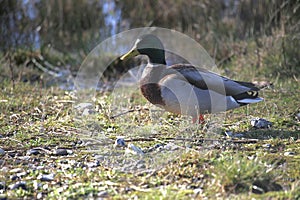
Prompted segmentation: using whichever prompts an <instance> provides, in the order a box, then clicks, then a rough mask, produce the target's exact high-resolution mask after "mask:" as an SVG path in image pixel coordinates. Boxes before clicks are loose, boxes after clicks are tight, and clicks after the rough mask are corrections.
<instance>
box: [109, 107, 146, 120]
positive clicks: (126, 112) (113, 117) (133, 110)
mask: <svg viewBox="0 0 300 200" xmlns="http://www.w3.org/2000/svg"><path fill="white" fill-rule="evenodd" d="M143 110H145V111H149V108H139V109H130V110H127V111H125V112H122V113H119V114H117V115H114V116H111V117H110V119H115V118H117V117H120V116H122V115H126V114H128V113H131V112H135V111H138V112H140V111H143Z"/></svg>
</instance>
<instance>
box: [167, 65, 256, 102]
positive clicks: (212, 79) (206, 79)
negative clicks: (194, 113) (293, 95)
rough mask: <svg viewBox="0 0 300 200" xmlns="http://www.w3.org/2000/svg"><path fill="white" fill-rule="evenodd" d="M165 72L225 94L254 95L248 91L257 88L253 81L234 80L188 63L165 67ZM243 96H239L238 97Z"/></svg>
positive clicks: (194, 84)
mask: <svg viewBox="0 0 300 200" xmlns="http://www.w3.org/2000/svg"><path fill="white" fill-rule="evenodd" d="M166 72H167V73H166V75H169V74H176V77H177V78H179V79H181V80H185V81H187V82H189V83H190V84H191V85H193V86H195V87H197V88H200V89H202V90H212V91H215V92H217V93H220V94H223V95H226V96H237V95H241V94H245V93H246V94H245V95H246V96H247V97H249V95H250V96H252V97H256V96H257V94H249V93H248V92H253V93H255V91H258V90H259V89H258V88H257V87H255V85H254V84H253V83H248V82H241V81H234V80H231V79H228V78H226V77H223V76H220V75H218V74H215V73H213V72H210V71H208V70H206V69H202V68H196V67H194V66H193V65H190V64H176V65H172V66H170V67H168V68H167V70H166ZM246 96H245V97H246ZM245 97H244V96H241V97H240V98H245Z"/></svg>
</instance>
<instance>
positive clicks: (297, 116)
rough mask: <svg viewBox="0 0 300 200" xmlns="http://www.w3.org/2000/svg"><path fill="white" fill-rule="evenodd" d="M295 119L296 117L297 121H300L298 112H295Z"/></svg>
mask: <svg viewBox="0 0 300 200" xmlns="http://www.w3.org/2000/svg"><path fill="white" fill-rule="evenodd" d="M296 119H297V120H298V121H300V113H297V114H296Z"/></svg>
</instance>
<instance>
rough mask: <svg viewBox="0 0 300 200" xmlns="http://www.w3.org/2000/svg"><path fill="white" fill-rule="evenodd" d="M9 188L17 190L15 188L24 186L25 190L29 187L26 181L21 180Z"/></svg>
mask: <svg viewBox="0 0 300 200" xmlns="http://www.w3.org/2000/svg"><path fill="white" fill-rule="evenodd" d="M9 188H10V189H11V190H15V189H19V188H22V189H23V190H26V189H27V188H26V182H25V181H19V182H17V183H15V184H12V185H10V186H9Z"/></svg>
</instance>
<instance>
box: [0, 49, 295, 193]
mask: <svg viewBox="0 0 300 200" xmlns="http://www.w3.org/2000/svg"><path fill="white" fill-rule="evenodd" d="M254 55H255V54H254ZM251 59H252V58H251V56H249V55H247V57H246V56H245V57H239V58H238V59H233V60H232V61H231V63H230V64H229V65H226V70H225V71H224V74H226V73H229V76H230V77H231V78H235V79H238V80H245V81H253V80H254V77H256V80H263V79H266V77H267V79H268V76H266V74H265V73H266V72H267V70H266V68H263V67H262V68H254V67H253V65H252V64H251V63H250V64H249V62H248V61H249V60H251ZM247 63H248V64H247ZM234 72H235V73H234ZM264 72H265V73H264ZM269 79H270V80H271V81H273V82H274V86H273V87H271V88H266V89H264V90H263V91H262V92H261V96H262V97H263V98H264V99H265V101H263V102H261V103H257V104H254V105H251V106H248V107H243V108H240V109H236V110H233V111H228V112H227V113H226V117H225V118H224V115H216V116H209V115H208V116H206V117H207V121H206V124H204V125H197V124H192V123H191V119H190V118H188V117H181V116H175V115H171V114H168V113H163V112H161V111H160V110H159V109H157V108H155V107H153V106H151V105H150V104H149V103H147V102H146V101H145V99H144V98H143V97H142V96H141V95H140V93H139V91H138V90H135V89H134V88H133V89H132V88H131V89H129V88H127V89H126V88H125V92H124V91H123V92H114V93H113V94H112V93H108V92H107V93H97V94H96V98H95V99H94V102H93V103H94V106H93V108H92V109H91V110H89V111H91V113H92V114H89V115H86V116H82V112H81V111H79V110H78V109H76V108H74V107H73V106H74V104H75V102H76V100H77V99H76V96H75V95H74V93H73V92H67V91H62V90H60V89H58V88H47V89H46V88H42V87H41V86H40V85H39V84H25V83H18V84H16V85H15V87H14V89H13V87H12V84H11V83H3V84H2V86H1V87H2V88H1V90H2V92H1V93H0V110H1V112H0V135H1V138H0V148H1V149H3V150H5V153H4V154H1V155H0V165H1V167H0V168H1V169H0V182H1V184H0V195H1V198H9V199H14V198H22V199H23V198H25V199H26V198H27V199H32V198H48V199H58V198H60V199H68V198H74V199H75V198H76V199H77V198H97V197H103V198H113V199H127V198H132V199H133V198H141V199H174V198H176V199H191V198H197V199H201V198H212V199H215V198H219V199H224V198H227V199H253V198H255V199H266V198H274V199H298V198H300V171H299V164H300V139H299V136H300V127H299V120H298V119H296V114H297V113H299V112H300V110H299V109H300V108H299V98H300V96H299V88H300V84H299V80H297V78H296V77H292V76H291V77H285V78H279V79H278V78H276V77H275V78H274V77H269ZM128 110H129V111H130V112H128V113H124V112H125V111H128ZM120 113H123V114H122V115H118V114H120ZM112 116H115V117H114V118H111V117H112ZM255 117H260V118H265V119H267V120H269V121H271V122H272V123H273V126H272V127H271V128H269V129H254V128H253V127H252V126H251V124H250V120H251V119H252V118H255ZM220 119H221V120H220ZM217 120H220V121H217ZM225 131H227V132H229V131H230V132H231V133H232V135H236V136H241V137H231V136H226V135H225ZM118 136H123V137H124V138H125V141H126V142H127V144H129V143H132V144H134V145H135V146H136V147H140V148H141V149H142V150H144V152H146V153H145V154H144V155H139V154H138V155H135V154H132V153H130V152H129V153H128V152H127V153H125V152H126V149H125V148H118V147H116V148H114V140H115V139H116V138H117V137H118ZM158 144H175V145H170V149H163V150H157V149H154V150H153V151H151V148H152V147H154V146H155V145H158ZM172 148H173V149H172ZM61 149H63V150H66V151H65V152H64V153H62V154H60V153H58V151H59V150H61ZM152 149H153V148H152ZM30 150H31V151H30ZM33 150H34V152H35V153H32V151H33ZM131 152H132V151H131ZM49 174H50V178H48V179H47V178H45V175H49ZM43 175H44V176H43ZM51 175H54V176H53V177H51ZM23 181H24V183H23Z"/></svg>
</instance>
